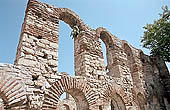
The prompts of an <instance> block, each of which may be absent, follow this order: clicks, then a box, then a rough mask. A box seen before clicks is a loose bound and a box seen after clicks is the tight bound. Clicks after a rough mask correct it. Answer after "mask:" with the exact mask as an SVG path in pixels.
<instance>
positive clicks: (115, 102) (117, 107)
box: [110, 94, 126, 110]
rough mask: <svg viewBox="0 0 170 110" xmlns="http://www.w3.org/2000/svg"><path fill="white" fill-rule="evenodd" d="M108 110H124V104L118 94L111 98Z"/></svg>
mask: <svg viewBox="0 0 170 110" xmlns="http://www.w3.org/2000/svg"><path fill="white" fill-rule="evenodd" d="M110 110H126V107H125V104H124V102H123V100H122V98H121V97H120V96H119V95H118V94H115V95H114V96H113V97H112V99H111V102H110Z"/></svg>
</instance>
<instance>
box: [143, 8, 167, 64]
mask: <svg viewBox="0 0 170 110" xmlns="http://www.w3.org/2000/svg"><path fill="white" fill-rule="evenodd" d="M162 9H163V13H162V14H160V19H158V20H155V21H154V23H153V24H147V25H146V26H145V27H144V29H145V31H144V35H143V37H142V40H141V42H142V43H143V47H145V48H147V49H149V50H151V55H154V56H160V57H162V58H163V60H164V61H167V62H170V10H168V6H165V7H163V8H162Z"/></svg>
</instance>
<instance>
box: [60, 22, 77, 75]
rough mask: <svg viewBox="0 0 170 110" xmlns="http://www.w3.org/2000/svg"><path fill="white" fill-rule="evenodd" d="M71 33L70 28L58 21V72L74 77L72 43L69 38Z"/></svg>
mask: <svg viewBox="0 0 170 110" xmlns="http://www.w3.org/2000/svg"><path fill="white" fill-rule="evenodd" d="M71 31H72V29H71V28H70V26H68V25H67V24H66V23H64V22H63V21H60V27H59V53H58V72H59V73H60V72H67V73H69V75H71V76H74V46H73V43H74V42H73V39H71V37H70V33H71Z"/></svg>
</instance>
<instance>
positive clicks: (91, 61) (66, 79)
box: [0, 0, 170, 110]
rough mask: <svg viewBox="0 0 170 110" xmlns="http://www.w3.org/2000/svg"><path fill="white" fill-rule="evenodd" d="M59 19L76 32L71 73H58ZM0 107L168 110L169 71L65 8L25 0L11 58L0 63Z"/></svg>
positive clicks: (160, 62) (9, 109)
mask: <svg viewBox="0 0 170 110" xmlns="http://www.w3.org/2000/svg"><path fill="white" fill-rule="evenodd" d="M60 20H62V21H64V22H65V23H66V24H68V25H69V26H70V27H71V28H72V29H74V28H75V27H77V30H78V31H77V32H76V34H74V33H73V35H74V38H73V41H74V58H75V59H74V67H75V69H74V70H75V76H70V75H69V73H66V72H62V73H59V72H58V49H59V48H58V41H59V21H60ZM60 37H61V36H60ZM99 40H102V41H103V42H104V44H105V46H106V56H107V65H104V57H103V51H102V46H101V42H100V41H99ZM63 71H64V70H63ZM63 93H66V99H64V100H60V97H61V95H62V94H63ZM0 110H170V75H169V71H168V69H167V67H166V65H165V63H164V61H163V60H161V59H160V58H158V57H154V56H148V55H145V54H144V53H143V52H142V50H140V49H136V48H135V47H133V46H131V45H130V44H129V43H128V42H127V41H125V40H120V39H119V38H117V37H116V36H114V35H112V34H111V33H110V32H108V31H107V30H106V29H105V28H103V27H99V28H97V29H92V28H90V27H89V26H88V25H86V24H85V23H84V22H83V21H82V20H81V19H80V17H79V16H78V15H77V14H75V13H74V12H73V11H71V10H69V9H67V8H55V7H54V6H50V5H48V4H45V3H41V2H39V1H36V0H29V1H28V5H27V9H26V12H25V18H24V23H23V25H22V29H21V35H20V41H19V44H18V49H17V54H16V59H15V62H14V64H2V63H0Z"/></svg>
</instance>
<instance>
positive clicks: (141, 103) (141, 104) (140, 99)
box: [137, 93, 157, 110]
mask: <svg viewBox="0 0 170 110" xmlns="http://www.w3.org/2000/svg"><path fill="white" fill-rule="evenodd" d="M137 101H138V106H139V108H140V110H146V109H145V105H146V104H145V99H144V97H143V95H142V94H141V93H139V94H138V95H137ZM155 110H157V109H155Z"/></svg>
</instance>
